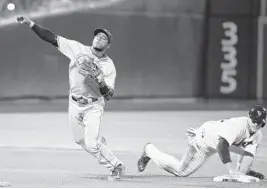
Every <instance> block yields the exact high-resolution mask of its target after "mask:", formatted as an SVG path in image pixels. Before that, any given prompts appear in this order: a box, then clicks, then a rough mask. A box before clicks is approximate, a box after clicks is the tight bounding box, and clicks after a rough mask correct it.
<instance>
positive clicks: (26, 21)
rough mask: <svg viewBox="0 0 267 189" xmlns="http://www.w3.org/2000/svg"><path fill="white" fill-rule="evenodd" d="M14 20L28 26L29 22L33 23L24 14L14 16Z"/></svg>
mask: <svg viewBox="0 0 267 189" xmlns="http://www.w3.org/2000/svg"><path fill="white" fill-rule="evenodd" d="M16 20H17V22H18V23H20V24H25V25H27V26H30V25H31V23H33V22H32V21H31V20H30V19H29V18H28V17H26V16H17V17H16Z"/></svg>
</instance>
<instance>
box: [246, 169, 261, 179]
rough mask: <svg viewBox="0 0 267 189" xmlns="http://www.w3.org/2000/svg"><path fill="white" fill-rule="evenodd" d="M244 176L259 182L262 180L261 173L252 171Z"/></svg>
mask: <svg viewBox="0 0 267 189" xmlns="http://www.w3.org/2000/svg"><path fill="white" fill-rule="evenodd" d="M246 175H249V176H253V177H257V178H259V179H261V180H262V179H264V175H263V174H262V173H259V172H256V171H253V170H250V171H249V172H248V173H247V174H246Z"/></svg>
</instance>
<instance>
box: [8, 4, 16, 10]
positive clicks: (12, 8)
mask: <svg viewBox="0 0 267 189" xmlns="http://www.w3.org/2000/svg"><path fill="white" fill-rule="evenodd" d="M15 8H16V6H15V4H14V3H8V4H7V10H9V11H13V10H14V9H15Z"/></svg>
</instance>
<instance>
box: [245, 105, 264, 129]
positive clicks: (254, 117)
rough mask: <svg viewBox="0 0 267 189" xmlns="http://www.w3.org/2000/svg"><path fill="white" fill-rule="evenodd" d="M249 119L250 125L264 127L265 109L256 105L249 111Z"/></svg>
mask: <svg viewBox="0 0 267 189" xmlns="http://www.w3.org/2000/svg"><path fill="white" fill-rule="evenodd" d="M248 115H249V118H250V119H251V121H252V123H254V124H257V125H261V127H264V126H265V123H266V109H265V108H264V107H263V106H262V105H256V106H254V107H253V108H252V109H251V110H249V113H248Z"/></svg>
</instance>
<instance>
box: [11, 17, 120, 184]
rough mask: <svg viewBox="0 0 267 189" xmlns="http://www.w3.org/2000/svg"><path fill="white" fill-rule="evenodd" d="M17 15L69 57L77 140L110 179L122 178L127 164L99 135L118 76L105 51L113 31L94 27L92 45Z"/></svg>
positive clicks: (71, 114) (71, 117)
mask: <svg viewBox="0 0 267 189" xmlns="http://www.w3.org/2000/svg"><path fill="white" fill-rule="evenodd" d="M16 19H17V22H19V23H21V24H25V25H27V26H29V27H30V28H31V29H32V30H33V31H34V32H35V33H36V34H37V35H38V36H39V37H40V38H41V39H43V40H44V41H46V42H48V43H50V44H52V45H53V46H55V47H56V48H57V49H58V50H59V51H60V52H61V53H62V54H64V55H65V56H66V57H68V58H69V59H70V64H69V82H70V90H69V109H68V110H69V124H70V126H71V129H72V132H73V135H74V140H75V142H76V143H77V144H79V145H80V146H81V147H82V148H83V149H84V150H85V151H87V152H88V153H90V154H92V155H93V156H94V157H95V158H96V159H97V160H98V162H99V163H100V164H101V165H103V166H105V167H106V168H108V169H109V170H110V171H111V173H112V174H111V176H110V177H109V178H108V179H109V180H116V179H120V178H121V176H122V175H123V173H124V170H125V166H124V164H123V163H122V162H121V161H120V160H119V159H118V158H117V157H116V156H115V155H114V154H113V153H112V152H111V151H110V149H109V148H108V147H107V146H106V142H105V139H104V138H103V137H101V136H100V135H99V130H100V124H101V117H102V115H103V112H104V106H105V103H106V101H108V100H109V99H111V97H112V96H113V93H114V85H115V78H116V69H115V66H114V64H113V61H112V60H111V59H110V58H109V57H108V56H107V54H106V51H107V50H108V48H109V47H110V45H111V37H112V36H111V33H110V32H109V31H107V30H106V29H95V30H94V36H95V37H94V39H93V42H92V45H91V46H85V45H83V44H81V43H79V42H77V41H74V40H69V39H66V38H64V37H62V36H59V35H57V34H55V33H53V32H51V31H50V30H48V29H46V28H43V27H41V26H39V25H37V24H35V23H34V22H33V21H32V20H30V19H29V18H27V17H25V16H17V18H16Z"/></svg>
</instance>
